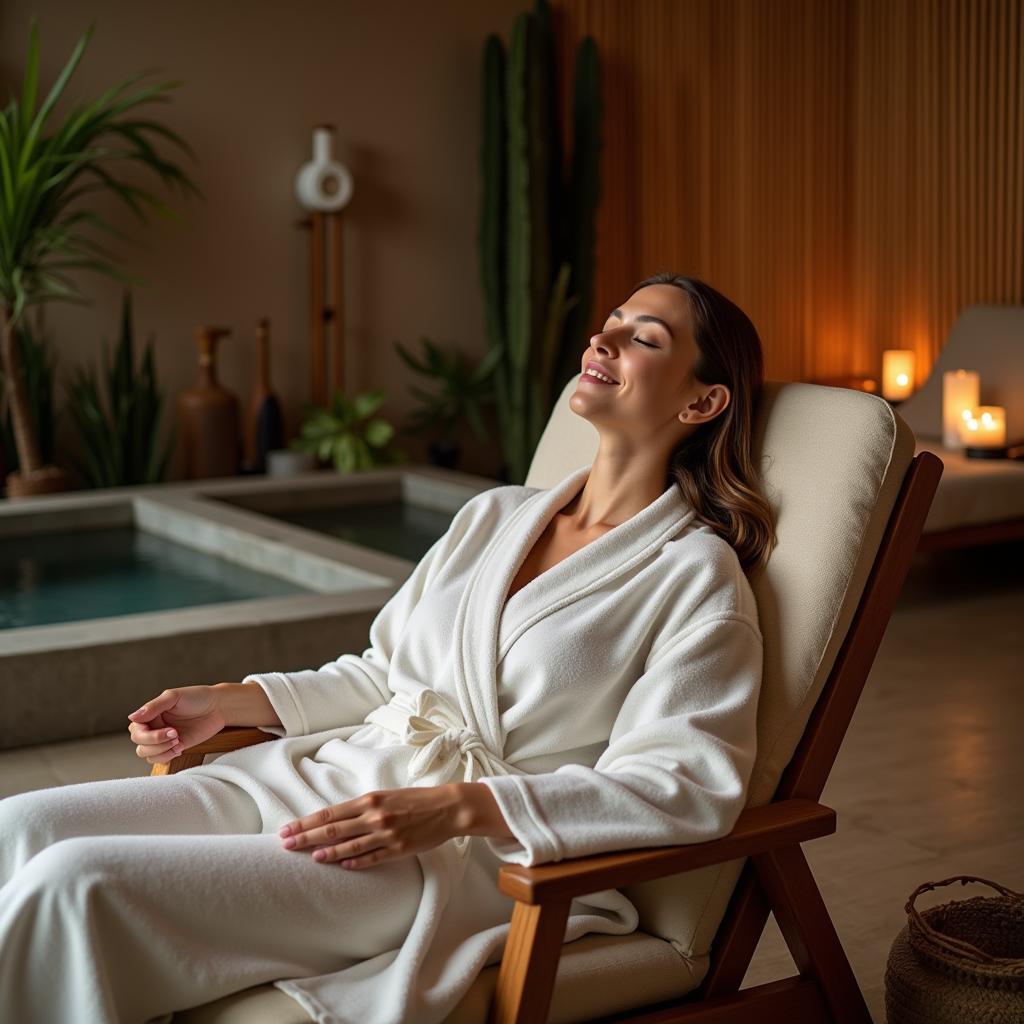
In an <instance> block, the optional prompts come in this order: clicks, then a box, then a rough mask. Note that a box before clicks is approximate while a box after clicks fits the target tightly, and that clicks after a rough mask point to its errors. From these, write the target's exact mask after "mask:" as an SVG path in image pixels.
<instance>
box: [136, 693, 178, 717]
mask: <svg viewBox="0 0 1024 1024" xmlns="http://www.w3.org/2000/svg"><path fill="white" fill-rule="evenodd" d="M177 703H178V694H177V693H176V692H175V691H174V690H164V691H163V693H161V694H159V695H158V696H156V697H154V698H153V699H152V700H147V701H146V703H145V704H143V705H142V707H140V708H137V709H136V710H135V711H133V712H132V713H131V714H130V715H129V716H128V720H129V721H131V722H140V723H147V722H152V721H153V719H154V718H155V717H156V716H157V715H159V714H162V713H163V712H164V711H169V710H170V709H171V708H173V707H174V705H175V704H177Z"/></svg>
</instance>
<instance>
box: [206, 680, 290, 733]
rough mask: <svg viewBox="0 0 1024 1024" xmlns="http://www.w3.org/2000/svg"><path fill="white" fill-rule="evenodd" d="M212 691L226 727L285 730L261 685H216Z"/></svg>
mask: <svg viewBox="0 0 1024 1024" xmlns="http://www.w3.org/2000/svg"><path fill="white" fill-rule="evenodd" d="M212 689H213V691H214V693H215V695H216V698H217V709H218V710H219V711H220V713H221V715H222V716H223V718H224V724H225V725H255V726H276V727H277V728H283V726H282V723H281V719H280V718H279V717H278V714H277V712H276V711H275V710H274V706H273V705H272V704H271V703H270V698H269V697H268V696H267V694H266V691H265V690H264V689H263V687H262V686H260V685H259V683H214V684H213V686H212Z"/></svg>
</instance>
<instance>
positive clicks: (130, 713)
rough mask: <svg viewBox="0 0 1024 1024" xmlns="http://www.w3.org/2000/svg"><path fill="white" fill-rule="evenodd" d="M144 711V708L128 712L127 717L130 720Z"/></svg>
mask: <svg viewBox="0 0 1024 1024" xmlns="http://www.w3.org/2000/svg"><path fill="white" fill-rule="evenodd" d="M145 710H146V709H145V707H141V708H136V709H135V710H134V711H131V712H129V714H128V717H129V718H131V716H132V715H138V714H140V713H141V712H143V711H145Z"/></svg>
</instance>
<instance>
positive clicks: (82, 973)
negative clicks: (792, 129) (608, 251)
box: [0, 274, 772, 1024]
mask: <svg viewBox="0 0 1024 1024" xmlns="http://www.w3.org/2000/svg"><path fill="white" fill-rule="evenodd" d="M580 368H581V371H583V373H582V375H581V376H580V378H579V381H578V383H577V386H576V390H575V393H574V394H573V395H572V397H571V400H570V403H571V408H572V410H573V412H575V413H576V414H577V415H579V416H583V417H585V418H586V419H587V420H589V421H590V422H591V423H592V424H593V425H594V426H595V428H596V429H597V430H598V432H599V435H600V447H599V450H598V453H597V456H596V458H595V459H594V461H593V464H592V465H591V466H582V467H580V468H579V469H577V470H574V471H573V472H572V473H570V474H569V475H568V476H567V477H565V479H564V480H563V481H562V482H561V483H559V484H557V485H556V486H554V487H552V488H550V489H546V490H542V489H538V488H533V487H524V486H518V485H510V486H504V487H496V488H493V489H491V490H488V491H484V492H482V493H481V494H478V495H476V496H475V497H474V498H473V499H471V500H470V501H469V502H467V503H466V504H465V505H464V506H463V507H462V508H461V509H460V510H459V512H458V513H457V514H456V516H455V517H454V519H453V521H452V523H451V526H450V527H449V529H448V531H447V532H446V533H445V535H444V536H443V537H441V538H440V539H439V540H438V541H437V542H436V543H435V544H434V545H433V547H432V548H431V549H430V550H429V551H428V552H427V554H426V555H425V556H424V557H423V559H422V560H421V561H420V562H419V564H418V565H417V566H416V568H415V570H414V571H413V573H412V574H411V576H410V577H409V578H408V579H407V580H406V581H405V582H404V583H403V585H402V586H401V588H400V589H399V590H398V591H397V592H396V593H395V594H394V596H393V597H392V598H391V599H390V600H389V601H388V602H387V604H386V605H385V606H384V607H383V608H382V609H381V611H380V613H379V614H378V615H377V617H376V618H375V620H374V622H373V624H372V626H371V629H370V641H371V646H370V647H368V648H367V649H366V650H365V651H364V652H363V654H362V655H361V656H357V655H355V654H343V655H341V657H339V658H338V659H337V661H335V662H331V663H329V664H327V665H325V666H323V667H322V668H320V669H318V670H316V671H313V670H309V671H300V672H288V673H286V672H267V673H258V674H254V675H251V676H248V677H246V679H245V680H244V681H243V685H241V686H239V685H237V684H233V683H219V684H216V685H214V686H183V687H177V688H174V689H171V690H165V691H164V692H163V693H162V694H159V695H158V696H156V697H154V698H153V699H152V700H150V701H148V702H147V703H146V704H145V705H143V707H142V708H139V709H138V710H137V711H135V712H133V713H132V714H131V715H130V716H129V719H130V725H129V733H130V736H131V739H132V741H133V742H134V743H135V744H136V750H137V753H138V755H139V756H140V757H143V758H145V760H146V761H147V762H149V763H150V764H156V763H161V762H165V761H167V760H169V759H170V758H171V757H173V756H174V755H175V754H177V753H179V752H180V751H182V750H187V749H188V748H189V747H190V746H192V745H194V744H195V743H197V742H199V741H200V740H202V739H204V738H206V737H208V736H210V735H212V734H214V733H215V732H217V731H218V730H220V729H221V728H223V726H225V725H253V726H258V727H260V728H261V729H263V730H265V731H267V732H270V733H272V734H274V735H276V736H278V737H283V738H282V739H280V740H278V741H277V742H274V743H268V744H260V745H257V746H253V747H249V748H246V749H243V750H239V751H234V752H232V753H229V754H225V755H222V756H220V757H219V758H217V759H216V760H215V761H213V762H211V763H209V764H204V765H201V766H199V767H196V768H192V769H190V770H188V771H187V772H183V773H179V774H176V775H173V776H169V777H164V778H149V777H145V778H133V779H121V780H114V781H109V782H94V783H85V784H80V785H71V786H64V787H59V788H52V789H46V790H42V791H36V792H31V793H26V794H21V795H19V796H15V797H11V798H8V799H7V800H4V801H0V818H2V821H0V853H2V855H3V856H2V868H3V875H0V881H3V882H5V883H6V884H5V885H4V888H3V890H2V891H0V993H3V995H2V997H0V998H2V999H3V1001H4V1006H3V1013H0V1016H2V1017H3V1018H4V1019H8V1018H9V1019H11V1020H44V1019H45V1020H51V1021H64V1020H67V1021H78V1020H90V1021H145V1020H147V1019H151V1018H156V1017H158V1016H159V1015H161V1014H169V1013H170V1011H172V1010H174V1009H182V1008H185V1007H188V1006H193V1005H196V1004H199V1003H203V1002H207V1001H209V1000H212V999H215V998H217V997H219V996H222V995H224V994H226V993H229V992H233V991H237V990H239V989H242V988H246V987H248V986H250V985H254V984H257V983H260V982H267V981H274V982H276V984H277V987H278V988H280V989H281V990H282V991H284V992H286V993H287V994H288V995H290V996H291V997H292V998H294V999H295V1000H297V1001H298V1002H299V1003H300V1004H301V1005H302V1006H303V1007H304V1008H305V1009H306V1011H307V1012H308V1014H309V1015H310V1016H311V1017H312V1018H313V1019H314V1020H317V1021H320V1022H338V1021H345V1022H349V1021H359V1022H360V1024H373V1022H380V1024H385V1022H405V1021H415V1022H417V1024H430V1022H434V1021H443V1020H444V1018H445V1017H446V1016H447V1015H448V1013H449V1012H450V1011H451V1010H452V1009H453V1008H454V1006H455V1005H456V1004H457V1003H458V1001H459V999H460V998H461V997H462V996H463V994H464V993H465V992H466V991H467V989H468V988H469V987H470V985H471V984H472V982H473V979H474V978H475V977H476V975H477V974H478V973H479V971H480V970H481V968H482V967H484V966H485V965H487V964H492V963H496V962H498V961H499V960H500V958H501V954H502V950H503V946H504V942H505V939H506V937H507V935H508V928H509V921H510V918H511V913H512V901H511V900H509V899H508V898H506V897H505V896H503V895H502V894H501V893H500V892H499V891H498V889H497V886H496V884H495V883H496V876H497V872H498V869H499V868H500V866H501V863H502V862H508V863H517V864H526V865H535V864H540V863H544V862H547V861H555V860H561V859H562V858H565V857H578V856H582V855H585V854H591V853H598V852H602V851H606V850H612V849H625V848H635V847H645V846H658V845H664V844H670V843H688V842H700V841H704V840H709V839H714V838H716V837H719V836H722V835H725V834H727V833H728V832H729V831H731V829H732V827H733V824H734V822H735V820H736V818H737V816H738V815H739V813H740V811H741V810H742V809H743V807H744V804H745V799H746V790H747V784H748V781H749V776H750V771H751V769H752V766H753V761H754V754H755V745H756V738H755V737H756V733H755V726H756V712H757V700H758V692H759V687H760V682H761V666H762V639H761V634H760V631H759V629H758V621H757V609H756V605H755V602H754V597H753V593H752V591H751V588H750V584H749V582H748V580H747V577H746V575H745V571H746V572H750V571H754V570H756V569H757V568H758V567H759V566H760V565H762V564H763V563H764V561H765V559H766V557H767V554H768V550H769V544H770V543H771V541H772V527H771V521H770V516H769V509H768V505H767V503H766V502H765V500H764V498H763V497H761V495H760V494H759V493H758V492H757V490H756V488H755V485H754V481H755V478H756V474H755V472H754V468H753V465H752V463H751V457H750V439H751V425H752V418H753V410H754V403H755V400H756V398H757V395H758V392H759V389H760V386H761V382H762V376H763V364H762V354H761V346H760V340H759V338H758V336H757V332H756V331H755V329H754V327H753V325H752V324H751V323H750V321H749V319H748V318H747V317H746V316H745V315H744V314H743V313H742V312H741V311H740V310H739V309H738V308H737V307H736V306H734V305H733V304H732V303H731V302H729V300H728V299H726V298H724V296H722V295H720V294H719V293H718V292H716V291H715V290H714V289H712V288H710V287H709V286H708V285H706V284H704V283H702V282H700V281H697V280H695V279H692V278H684V277H676V276H673V275H670V274H659V275H656V276H655V277H653V278H648V279H647V280H645V281H643V282H641V283H640V284H639V285H638V286H637V287H636V288H635V289H634V290H633V292H632V293H631V294H630V296H629V298H628V301H627V302H625V303H624V304H623V305H622V306H621V307H620V308H618V309H616V310H614V311H612V312H611V313H610V314H609V316H608V317H607V318H606V320H605V323H604V328H603V330H602V331H601V332H600V333H598V334H595V335H594V336H593V338H592V339H591V342H590V345H589V347H588V348H587V350H586V351H585V352H584V353H583V358H582V362H581V367H580ZM595 373H596V374H598V375H599V376H594V374H595ZM637 921H638V916H637V911H636V909H635V907H634V906H633V904H632V903H631V902H630V901H629V900H628V899H627V898H626V897H625V896H624V895H623V894H622V893H620V892H619V891H617V890H606V891H604V892H599V893H593V894H591V895H589V896H587V897H585V898H581V899H577V900H574V901H573V903H572V904H571V906H570V911H569V921H568V925H567V928H566V934H565V941H571V940H573V939H575V938H578V937H579V936H581V935H584V934H586V933H588V932H605V933H616V934H624V933H627V932H631V931H633V930H635V929H636V927H637Z"/></svg>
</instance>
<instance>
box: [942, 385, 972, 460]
mask: <svg viewBox="0 0 1024 1024" xmlns="http://www.w3.org/2000/svg"><path fill="white" fill-rule="evenodd" d="M980 393H981V382H980V380H979V378H978V374H977V373H975V371H974V370H947V371H946V372H945V373H944V374H943V375H942V443H943V444H944V445H945V446H946V447H947V448H958V447H959V446H960V444H961V443H962V442H961V441H960V421H961V420H962V419H963V413H964V410H965V409H976V408H977V407H978V403H979V400H980Z"/></svg>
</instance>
